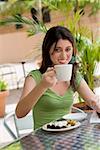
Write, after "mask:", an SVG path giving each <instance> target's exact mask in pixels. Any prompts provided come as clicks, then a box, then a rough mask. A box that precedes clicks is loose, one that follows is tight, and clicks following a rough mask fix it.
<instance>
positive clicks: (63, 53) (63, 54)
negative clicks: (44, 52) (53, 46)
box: [61, 51, 66, 59]
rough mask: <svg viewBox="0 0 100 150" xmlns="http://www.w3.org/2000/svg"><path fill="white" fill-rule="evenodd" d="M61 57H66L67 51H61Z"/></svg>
mask: <svg viewBox="0 0 100 150" xmlns="http://www.w3.org/2000/svg"><path fill="white" fill-rule="evenodd" d="M61 59H66V52H65V51H62V52H61Z"/></svg>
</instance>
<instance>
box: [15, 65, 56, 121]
mask: <svg viewBox="0 0 100 150" xmlns="http://www.w3.org/2000/svg"><path fill="white" fill-rule="evenodd" d="M55 84H56V77H55V71H54V69H53V68H52V67H51V68H48V69H47V71H46V72H45V73H44V74H43V75H42V79H41V81H40V83H39V84H37V85H36V82H35V80H34V79H33V78H32V77H31V76H28V77H27V78H26V80H25V84H24V88H23V92H22V96H21V98H20V101H19V103H18V105H17V107H16V116H17V117H18V118H21V117H24V116H26V115H27V114H28V113H29V111H30V110H31V109H32V108H33V107H34V105H35V104H36V103H37V101H38V99H39V98H40V97H41V96H42V95H43V94H44V92H45V91H46V90H47V89H48V88H49V87H52V86H53V85H55Z"/></svg>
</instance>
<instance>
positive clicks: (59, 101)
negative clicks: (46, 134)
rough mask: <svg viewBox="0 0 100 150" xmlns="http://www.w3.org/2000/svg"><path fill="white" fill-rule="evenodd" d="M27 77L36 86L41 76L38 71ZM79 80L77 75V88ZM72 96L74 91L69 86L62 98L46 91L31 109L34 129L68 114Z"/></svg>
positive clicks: (48, 90)
mask: <svg viewBox="0 0 100 150" xmlns="http://www.w3.org/2000/svg"><path fill="white" fill-rule="evenodd" d="M29 75H31V76H32V77H33V78H34V80H35V81H36V84H38V83H39V82H40V81H41V78H42V74H41V72H40V71H39V70H33V71H31V72H30V73H29ZM81 79H82V77H81V75H80V74H79V73H78V74H77V79H76V84H77V86H79V84H80V81H81ZM73 94H74V91H73V90H72V87H71V86H70V87H69V89H68V90H67V91H66V92H65V94H64V95H63V96H60V95H57V94H56V93H55V92H53V91H52V90H51V89H47V91H46V92H45V93H44V94H43V95H42V96H41V97H40V99H39V100H38V102H37V103H36V104H35V106H34V107H33V118H34V129H36V128H39V127H41V126H42V125H44V124H46V123H49V122H51V121H53V120H56V119H59V118H61V117H62V116H63V115H65V114H67V113H69V112H70V109H71V106H72V104H73Z"/></svg>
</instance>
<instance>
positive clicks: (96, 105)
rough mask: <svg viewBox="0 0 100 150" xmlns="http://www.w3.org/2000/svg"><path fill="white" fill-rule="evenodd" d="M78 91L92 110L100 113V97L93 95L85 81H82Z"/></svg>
mask: <svg viewBox="0 0 100 150" xmlns="http://www.w3.org/2000/svg"><path fill="white" fill-rule="evenodd" d="M77 91H78V93H79V94H80V96H81V97H82V98H83V99H84V100H85V101H86V102H87V104H88V105H89V106H90V107H91V108H93V109H95V110H96V111H97V112H99V113H100V96H97V95H95V94H94V93H93V91H92V90H91V89H90V88H89V86H88V85H87V83H86V81H85V80H84V79H82V81H81V83H80V86H79V87H78V89H77Z"/></svg>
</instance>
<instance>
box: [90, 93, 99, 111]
mask: <svg viewBox="0 0 100 150" xmlns="http://www.w3.org/2000/svg"><path fill="white" fill-rule="evenodd" d="M90 107H91V108H92V109H94V110H95V111H97V112H98V113H100V96H99V95H96V96H95V99H94V100H91V101H90Z"/></svg>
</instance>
